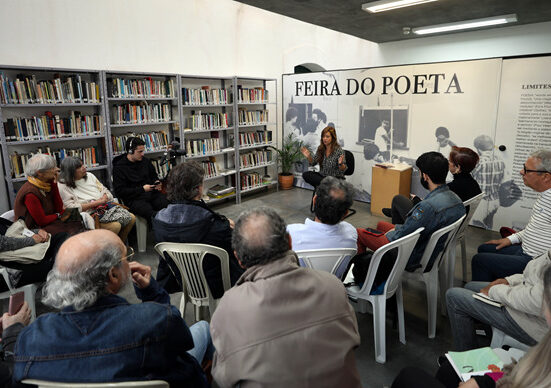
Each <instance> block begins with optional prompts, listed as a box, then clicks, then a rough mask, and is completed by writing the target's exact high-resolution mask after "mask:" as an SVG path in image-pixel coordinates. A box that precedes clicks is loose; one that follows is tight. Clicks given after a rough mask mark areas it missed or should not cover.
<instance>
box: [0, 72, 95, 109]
mask: <svg viewBox="0 0 551 388" xmlns="http://www.w3.org/2000/svg"><path fill="white" fill-rule="evenodd" d="M100 100H101V98H100V92H99V84H98V83H96V82H89V81H83V80H82V78H81V76H80V74H75V75H71V76H67V77H65V78H64V79H62V78H61V77H60V75H59V74H54V76H53V80H43V81H38V80H37V79H36V76H35V75H34V74H33V75H25V74H18V75H17V76H16V78H15V80H10V79H9V77H8V76H7V75H5V74H4V73H3V72H0V103H2V104H59V103H99V102H100Z"/></svg>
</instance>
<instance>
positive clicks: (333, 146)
mask: <svg viewBox="0 0 551 388" xmlns="http://www.w3.org/2000/svg"><path fill="white" fill-rule="evenodd" d="M300 152H302V154H303V155H304V156H305V157H306V158H307V159H308V162H309V163H310V165H316V164H319V165H320V172H319V173H318V172H315V171H306V172H304V173H303V174H302V177H303V178H304V180H305V181H306V182H307V183H309V184H310V185H312V186H314V187H318V186H319V184H320V182H321V180H322V179H323V178H325V177H326V176H334V177H335V178H341V179H342V178H344V172H345V171H346V169H347V167H346V158H345V156H344V150H343V149H342V148H341V146H340V145H339V143H338V142H337V133H336V132H335V128H333V127H325V128H324V129H323V131H321V142H320V145H319V147H318V150H317V151H316V154H315V155H314V157H313V158H312V154H310V152H309V151H308V150H307V149H306V147H302V148H301V150H300Z"/></svg>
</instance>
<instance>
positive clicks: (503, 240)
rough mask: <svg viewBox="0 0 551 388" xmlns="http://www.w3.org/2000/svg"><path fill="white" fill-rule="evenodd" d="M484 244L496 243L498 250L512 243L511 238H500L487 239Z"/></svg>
mask: <svg viewBox="0 0 551 388" xmlns="http://www.w3.org/2000/svg"><path fill="white" fill-rule="evenodd" d="M484 244H495V246H496V251H499V250H500V249H501V248H505V247H508V246H509V245H511V240H509V239H508V238H500V239H499V240H490V241H486V242H485V243H484Z"/></svg>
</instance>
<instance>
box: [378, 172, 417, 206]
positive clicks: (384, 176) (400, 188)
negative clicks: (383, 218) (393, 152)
mask: <svg viewBox="0 0 551 388" xmlns="http://www.w3.org/2000/svg"><path fill="white" fill-rule="evenodd" d="M412 171H413V169H412V168H411V166H410V165H407V164H398V165H394V166H393V167H390V166H389V167H386V168H385V167H381V166H377V165H375V166H373V168H372V171H371V173H372V175H371V214H374V215H375V214H376V215H383V208H385V207H390V206H391V204H392V198H394V196H395V195H397V194H402V195H403V196H405V197H406V198H409V194H410V190H411V173H412Z"/></svg>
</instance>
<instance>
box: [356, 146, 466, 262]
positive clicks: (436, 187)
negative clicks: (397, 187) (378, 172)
mask: <svg viewBox="0 0 551 388" xmlns="http://www.w3.org/2000/svg"><path fill="white" fill-rule="evenodd" d="M415 164H416V165H417V167H418V168H419V171H420V173H421V184H422V185H423V187H425V188H426V189H427V190H430V193H429V194H428V195H427V196H426V197H425V199H424V200H423V201H421V202H419V203H418V204H416V205H415V206H414V207H413V208H412V209H411V210H410V212H409V213H408V214H407V217H406V221H405V222H404V224H403V225H393V224H390V223H388V222H379V223H378V224H377V230H378V231H380V232H382V233H381V234H380V235H377V234H373V233H370V232H369V231H367V230H365V229H358V253H363V252H365V249H366V248H369V249H371V250H372V251H375V250H376V249H378V248H379V247H381V246H383V245H385V244H388V243H389V242H390V241H394V240H397V239H399V238H401V237H404V236H406V235H408V234H410V233H413V232H414V231H416V230H417V229H418V228H420V227H424V228H425V229H424V230H423V231H422V232H421V236H420V237H419V241H417V244H416V245H415V248H413V252H412V253H411V256H410V258H409V261H408V264H407V266H406V270H409V271H413V270H415V269H416V268H418V267H419V266H420V264H419V263H420V262H421V258H422V257H423V252H424V251H425V247H426V245H427V243H428V242H429V240H430V237H431V236H432V234H433V233H434V232H435V231H437V230H438V229H441V228H443V227H444V226H447V225H450V224H452V223H453V222H455V221H457V220H458V219H459V218H461V217H462V216H463V215H464V214H465V206H463V202H462V201H461V199H460V198H459V197H458V196H457V195H456V194H455V193H454V192H452V191H451V190H450V189H449V188H448V186H447V185H446V175H447V174H448V159H446V158H445V157H444V156H443V155H442V154H440V153H438V152H434V151H433V152H426V153H424V154H423V155H421V156H419V158H417V161H416V162H415ZM383 233H384V234H383ZM443 240H444V239H443V238H442V239H440V241H438V244H437V245H436V247H435V249H434V253H433V256H432V258H431V262H429V265H428V266H427V270H428V269H430V268H431V267H432V260H434V258H435V257H436V254H437V253H438V252H440V251H441V250H442V249H443V246H442V245H443V244H444V242H443ZM391 264H393V263H391ZM380 269H381V268H380ZM390 269H392V265H391V266H390V268H389V270H390Z"/></svg>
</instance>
